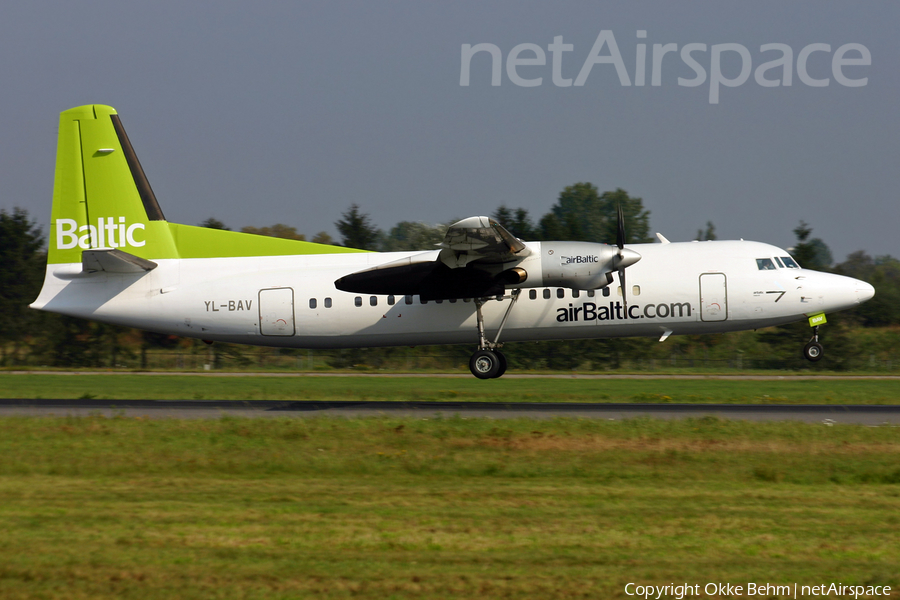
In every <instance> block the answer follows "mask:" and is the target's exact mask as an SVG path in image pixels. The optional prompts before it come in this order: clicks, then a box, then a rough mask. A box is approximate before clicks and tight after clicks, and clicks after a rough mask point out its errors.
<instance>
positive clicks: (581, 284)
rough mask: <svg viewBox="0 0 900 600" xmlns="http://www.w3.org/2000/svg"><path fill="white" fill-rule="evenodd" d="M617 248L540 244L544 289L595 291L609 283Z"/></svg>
mask: <svg viewBox="0 0 900 600" xmlns="http://www.w3.org/2000/svg"><path fill="white" fill-rule="evenodd" d="M617 252H618V248H616V247H615V246H609V245H607V244H596V243H593V242H542V243H541V271H542V275H543V285H544V286H546V287H552V286H559V287H567V288H572V289H575V290H595V289H597V288H602V287H606V286H607V285H609V284H610V283H611V282H612V280H613V279H612V275H611V273H612V272H613V271H615V267H614V259H615V257H616V253H617Z"/></svg>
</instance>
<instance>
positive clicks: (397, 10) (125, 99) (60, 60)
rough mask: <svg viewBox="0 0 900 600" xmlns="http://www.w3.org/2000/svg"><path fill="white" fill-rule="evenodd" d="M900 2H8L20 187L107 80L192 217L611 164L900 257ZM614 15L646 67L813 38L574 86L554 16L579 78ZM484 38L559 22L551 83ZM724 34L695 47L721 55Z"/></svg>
mask: <svg viewBox="0 0 900 600" xmlns="http://www.w3.org/2000/svg"><path fill="white" fill-rule="evenodd" d="M861 6H864V7H865V10H863V9H861V8H860V7H861ZM898 22H900V5H898V4H897V3H896V2H894V1H883V0H878V1H873V2H867V3H865V4H862V5H861V4H859V3H855V2H833V1H821V0H815V1H813V0H803V1H799V2H791V3H783V2H769V1H767V2H722V1H702V2H699V1H698V2H687V1H682V2H665V3H663V2H604V3H597V2H553V3H549V2H548V3H537V2H534V3H531V2H518V1H516V2H513V1H508V2H492V3H484V2H452V3H450V2H447V3H442V4H437V3H424V2H391V3H377V2H371V1H367V2H328V3H303V2H266V1H260V2H254V3H252V4H251V3H238V2H188V3H184V2H168V1H163V2H152V3H136V2H135V3H131V2H98V1H90V0H88V1H85V2H79V3H68V2H65V3H64V2H39V1H38V2H29V3H16V4H13V5H11V6H7V7H5V8H4V16H3V19H2V20H0V75H2V77H3V85H2V86H0V99H2V106H3V108H4V109H5V110H4V111H3V113H2V116H0V122H2V131H3V136H2V143H0V165H2V167H0V168H2V171H0V173H2V177H0V208H10V207H12V206H16V205H18V206H22V207H24V208H26V209H27V210H28V211H29V212H30V213H31V214H32V215H33V216H34V217H35V218H36V219H38V220H39V221H40V222H41V223H44V224H46V223H47V222H48V221H49V215H50V196H51V191H52V180H53V161H54V153H55V143H56V127H57V120H58V113H59V112H60V111H62V110H65V109H67V108H70V107H72V106H77V105H80V104H86V103H100V104H110V105H112V106H114V107H115V108H116V109H117V110H118V111H119V113H120V114H121V115H122V121H123V123H124V124H125V127H126V128H127V129H128V132H129V135H130V137H131V140H132V142H133V144H134V146H135V149H136V150H137V152H138V155H139V156H140V158H141V162H142V163H143V165H144V168H145V170H146V171H147V174H148V176H149V178H150V181H151V183H152V185H153V188H154V190H155V192H156V195H157V197H158V198H159V201H160V204H161V205H162V208H163V210H164V212H165V214H166V216H167V218H168V219H169V220H171V221H175V222H183V223H190V224H196V223H199V222H200V221H202V220H204V219H206V218H207V217H210V216H215V217H216V218H218V219H220V220H222V221H224V222H225V223H226V224H228V225H229V226H231V227H232V228H235V229H237V228H240V227H241V226H244V225H255V226H264V225H272V224H274V223H277V222H281V223H286V224H289V225H293V226H295V227H297V229H298V230H299V231H301V232H303V233H306V234H307V235H308V236H311V235H312V234H314V233H316V232H317V231H320V230H327V231H329V232H331V233H332V234H334V227H333V223H334V221H336V220H337V219H338V218H340V214H341V212H342V211H344V210H345V209H346V208H347V207H348V206H349V205H350V204H351V203H354V202H355V203H357V204H359V205H360V207H361V208H362V210H363V211H365V212H368V213H369V214H370V215H371V216H372V218H373V220H374V221H375V222H376V224H378V225H379V226H380V227H383V228H389V227H390V226H392V225H394V224H395V223H397V222H398V221H401V220H414V221H419V220H421V221H426V222H432V223H436V222H442V221H447V220H450V219H454V218H463V217H466V216H471V215H476V214H486V213H491V212H493V211H494V210H495V209H496V208H497V207H498V206H499V205H500V204H506V205H507V206H510V207H519V206H521V207H524V208H527V209H528V210H529V212H530V213H531V215H532V217H533V218H534V219H535V220H536V219H538V218H539V217H540V216H541V215H542V214H544V213H545V212H547V210H549V208H550V206H551V205H552V204H553V203H554V202H555V200H556V197H557V195H558V194H559V192H560V190H562V188H563V187H564V186H566V185H571V184H573V183H575V182H578V181H591V182H592V183H594V184H595V185H597V186H598V187H599V188H600V189H601V190H608V189H615V188H617V187H621V188H624V189H626V190H627V191H628V192H629V193H630V194H632V195H636V196H641V197H642V198H643V199H644V204H645V206H646V207H647V208H648V209H650V211H651V227H652V229H653V230H654V231H660V232H662V233H663V234H665V235H666V236H667V237H668V238H669V239H671V240H672V241H680V240H687V239H692V238H693V236H694V234H695V232H696V231H697V229H699V228H701V227H703V226H704V225H705V223H706V221H708V220H711V221H713V222H714V223H715V225H716V228H717V232H718V234H719V237H720V238H741V237H743V238H745V239H755V240H760V241H766V242H771V243H774V244H778V245H781V246H789V245H791V244H792V243H793V241H794V236H793V234H792V232H791V230H792V229H793V228H794V227H796V225H797V224H798V222H799V221H800V220H801V219H804V220H806V221H807V222H809V223H810V224H811V225H812V227H813V229H814V235H815V236H818V237H821V238H823V240H824V241H825V242H826V243H827V244H828V245H829V246H830V247H831V248H832V250H833V252H834V254H835V258H836V259H838V260H843V258H844V257H845V256H846V254H847V253H849V252H852V251H854V250H858V249H864V250H866V251H867V252H869V253H870V254H873V255H881V254H892V255H894V256H900V242H898V235H897V223H898V222H900V218H898V217H900V202H898V198H897V190H898V187H900V186H898V184H900V175H898V173H900V170H898V169H897V168H896V163H897V160H898V149H900V141H898V116H897V113H898V110H897V107H898V105H900V78H898V77H897V69H898V65H900V42H898V41H897V37H896V31H895V29H896V25H897V23H898ZM601 30H611V31H612V32H613V34H614V35H615V39H616V42H617V44H618V47H619V50H620V52H621V54H622V58H623V62H624V64H625V66H626V68H627V70H628V72H629V76H630V78H631V79H632V80H633V79H634V76H635V56H636V45H637V44H638V43H646V44H647V46H648V55H649V54H651V52H652V50H650V49H649V48H652V45H653V44H666V43H676V44H678V48H679V50H680V49H681V48H682V47H683V46H684V45H685V44H688V43H705V44H707V45H709V46H711V45H713V44H725V43H736V44H742V45H744V46H745V47H747V48H748V49H749V51H750V54H751V58H752V61H753V69H755V68H756V67H757V66H758V65H759V64H762V63H763V62H766V61H768V60H771V59H773V58H775V57H777V55H778V53H777V52H775V53H768V54H763V53H761V52H760V46H761V45H762V44H768V43H773V42H779V43H784V44H787V45H789V46H790V47H791V48H792V50H793V52H794V67H793V69H792V71H793V85H792V86H790V87H774V88H764V87H761V86H759V85H758V84H756V83H755V81H754V77H753V75H751V76H750V79H749V81H747V83H745V84H743V85H741V86H739V87H733V88H728V87H723V88H721V91H720V100H719V103H718V104H710V103H709V80H707V82H706V83H705V84H704V85H701V86H698V87H684V86H679V85H678V82H677V79H678V78H679V77H681V78H691V77H693V76H694V73H693V72H692V71H691V69H690V68H689V67H688V66H687V65H685V63H684V62H682V60H681V59H680V58H679V55H678V54H677V53H673V54H669V55H667V56H666V57H665V58H664V61H663V67H662V85H661V86H658V87H654V86H651V85H649V84H650V62H651V61H650V58H649V56H648V60H647V64H648V72H647V85H645V86H643V87H638V86H634V85H632V86H628V87H625V86H622V85H620V82H619V79H618V77H617V75H616V70H615V68H614V67H613V66H612V65H609V64H599V65H596V66H595V67H594V68H593V70H592V71H591V74H590V76H589V78H588V79H587V81H586V82H585V85H583V86H571V87H557V86H555V85H554V84H553V83H552V81H551V54H550V52H549V51H548V50H547V46H548V45H549V44H551V43H552V42H553V38H554V37H555V36H563V38H564V43H567V44H573V46H574V50H573V51H571V52H566V53H564V54H563V64H562V72H561V75H562V76H563V77H566V78H575V77H577V76H578V74H579V71H580V70H581V67H582V64H583V63H584V61H585V59H586V58H587V57H588V55H589V53H590V51H591V48H592V46H593V44H594V40H595V39H596V38H597V36H598V34H599V33H600V31H601ZM638 30H646V31H647V37H646V39H640V40H639V39H637V37H636V32H637V31H638ZM478 43H491V44H495V45H497V46H498V47H499V48H500V49H501V51H502V53H503V58H504V61H505V60H506V57H507V55H508V53H509V52H510V50H512V48H513V47H514V46H516V45H517V44H522V43H533V44H537V45H539V46H541V47H542V48H543V50H544V51H545V52H546V57H547V65H545V66H524V67H519V69H518V73H519V74H520V75H521V76H522V77H525V78H534V77H543V83H542V84H541V85H540V86H536V87H529V88H526V87H519V86H516V85H515V84H513V83H512V82H511V81H510V79H509V77H508V75H507V71H506V68H505V62H504V69H503V72H502V80H501V85H500V86H497V87H493V86H491V85H490V77H491V73H490V58H489V55H488V54H486V53H482V54H480V55H478V56H476V58H475V59H473V62H472V72H471V83H470V85H469V86H468V87H461V86H460V68H461V46H462V45H463V44H478ZM813 43H825V44H830V45H831V53H813V54H812V55H811V56H810V58H809V62H808V65H809V74H810V76H811V77H814V78H817V79H820V78H825V77H828V78H830V83H829V85H828V86H827V87H809V86H807V85H804V84H803V83H801V81H800V80H799V77H798V73H797V68H796V62H797V55H798V53H799V52H800V51H801V50H802V49H803V48H804V47H805V46H807V45H809V44H813ZM847 43H857V44H862V45H864V46H865V47H866V48H868V50H869V51H870V53H871V57H872V58H871V65H870V66H856V67H848V68H846V69H845V72H846V73H847V74H848V75H849V76H850V77H853V78H857V77H868V84H867V85H866V86H864V87H856V88H850V87H844V86H842V85H839V84H838V83H837V82H836V81H835V79H834V77H832V71H831V56H832V54H833V53H834V52H835V51H836V50H837V48H838V47H840V46H842V45H844V44H847ZM606 53H607V52H606V51H604V54H606ZM710 53H711V52H707V53H699V54H696V55H695V57H696V58H697V59H698V61H699V62H700V63H701V64H703V65H704V67H705V68H706V70H707V71H708V70H709V69H710ZM521 56H522V57H530V56H534V55H533V54H529V53H528V52H525V53H523V54H522V55H521ZM848 56H849V55H848ZM853 56H856V55H853ZM739 63H740V60H739V59H737V54H736V53H730V54H727V53H726V55H725V56H724V58H723V66H722V70H723V72H724V73H725V74H726V75H727V76H729V77H734V76H736V75H737V74H738V71H739V70H740V64H739ZM779 74H780V70H774V71H770V72H769V73H767V77H769V78H770V79H774V78H776V77H778V76H779ZM45 227H46V225H45Z"/></svg>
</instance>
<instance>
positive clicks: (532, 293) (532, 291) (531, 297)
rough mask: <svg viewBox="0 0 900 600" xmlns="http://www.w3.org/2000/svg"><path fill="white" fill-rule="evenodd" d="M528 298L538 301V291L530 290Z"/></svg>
mask: <svg viewBox="0 0 900 600" xmlns="http://www.w3.org/2000/svg"><path fill="white" fill-rule="evenodd" d="M528 297H529V298H530V299H532V300H537V290H528Z"/></svg>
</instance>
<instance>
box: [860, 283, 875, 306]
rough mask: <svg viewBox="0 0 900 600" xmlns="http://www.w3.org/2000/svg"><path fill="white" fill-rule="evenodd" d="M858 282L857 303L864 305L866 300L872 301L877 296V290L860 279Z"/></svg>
mask: <svg viewBox="0 0 900 600" xmlns="http://www.w3.org/2000/svg"><path fill="white" fill-rule="evenodd" d="M855 281H856V301H857V302H859V303H860V304H862V303H863V302H865V301H866V300H871V299H872V297H873V296H874V295H875V288H873V287H872V286H871V285H870V284H868V283H866V282H865V281H860V280H859V279H857V280H855Z"/></svg>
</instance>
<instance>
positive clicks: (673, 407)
mask: <svg viewBox="0 0 900 600" xmlns="http://www.w3.org/2000/svg"><path fill="white" fill-rule="evenodd" d="M13 415H28V416H38V417H40V416H67V415H68V416H91V415H103V416H106V417H130V418H138V417H140V418H151V419H214V418H221V417H223V416H226V415H229V416H235V417H253V418H265V417H294V418H314V417H348V418H350V417H375V416H388V417H414V418H421V419H431V418H456V417H459V418H490V419H509V418H523V417H524V418H532V419H554V418H560V417H566V418H585V419H613V420H617V419H631V418H638V417H650V418H655V419H684V418H690V417H694V418H699V417H706V416H713V417H717V418H721V419H732V420H747V421H802V422H807V423H824V424H826V425H833V424H837V423H845V424H859V425H869V426H876V425H888V426H897V425H900V405H822V404H802V405H797V404H794V405H785V404H779V405H776V404H624V403H606V404H601V403H586V402H558V403H557V402H552V403H550V402H543V403H539V402H534V403H531V402H516V403H496V402H375V401H373V402H367V401H332V402H320V401H277V400H253V401H240V400H221V401H216V400H46V399H41V400H33V399H15V398H6V399H0V417H4V416H13Z"/></svg>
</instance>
